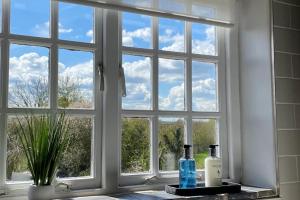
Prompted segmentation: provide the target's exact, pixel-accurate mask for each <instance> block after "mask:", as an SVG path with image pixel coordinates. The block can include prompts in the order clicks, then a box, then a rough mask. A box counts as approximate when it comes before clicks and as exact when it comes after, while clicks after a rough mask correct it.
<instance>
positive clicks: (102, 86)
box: [98, 63, 104, 92]
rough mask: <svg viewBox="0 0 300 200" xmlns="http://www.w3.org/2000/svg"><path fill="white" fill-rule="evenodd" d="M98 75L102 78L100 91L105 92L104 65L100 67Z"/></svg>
mask: <svg viewBox="0 0 300 200" xmlns="http://www.w3.org/2000/svg"><path fill="white" fill-rule="evenodd" d="M98 73H99V76H100V91H101V92H102V91H104V66H103V64H102V63H100V64H99V66H98Z"/></svg>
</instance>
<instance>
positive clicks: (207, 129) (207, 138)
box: [193, 119, 217, 169]
mask: <svg viewBox="0 0 300 200" xmlns="http://www.w3.org/2000/svg"><path fill="white" fill-rule="evenodd" d="M216 142H217V140H216V120H214V119H193V157H194V159H195V161H196V167H197V169H204V160H205V158H206V157H207V156H208V146H209V145H210V144H216Z"/></svg>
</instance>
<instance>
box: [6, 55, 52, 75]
mask: <svg viewBox="0 0 300 200" xmlns="http://www.w3.org/2000/svg"><path fill="white" fill-rule="evenodd" d="M9 61H10V65H9V79H10V81H30V80H32V79H38V78H40V77H43V78H46V79H47V78H48V57H47V56H40V55H39V54H37V53H34V52H32V53H26V54H23V55H22V56H20V57H12V58H10V60H9Z"/></svg>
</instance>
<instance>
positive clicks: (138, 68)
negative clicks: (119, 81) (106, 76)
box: [123, 57, 151, 80]
mask: <svg viewBox="0 0 300 200" xmlns="http://www.w3.org/2000/svg"><path fill="white" fill-rule="evenodd" d="M123 67H124V72H125V75H126V77H128V78H141V79H144V80H150V78H151V77H150V76H151V74H150V73H151V62H150V58H148V57H146V58H144V59H143V60H137V61H134V62H125V63H124V64H123Z"/></svg>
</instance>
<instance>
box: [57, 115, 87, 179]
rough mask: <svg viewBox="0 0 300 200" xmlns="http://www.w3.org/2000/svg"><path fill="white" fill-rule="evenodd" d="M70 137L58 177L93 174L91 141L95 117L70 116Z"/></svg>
mask: <svg viewBox="0 0 300 200" xmlns="http://www.w3.org/2000/svg"><path fill="white" fill-rule="evenodd" d="M68 117H69V120H70V122H69V128H70V130H69V137H70V138H69V139H70V143H69V146H68V149H67V150H66V151H65V152H64V153H63V157H62V159H61V162H60V164H59V167H58V171H57V177H59V178H69V177H81V176H91V175H92V172H91V155H92V153H91V152H92V149H91V143H92V134H93V117H86V116H68Z"/></svg>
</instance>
